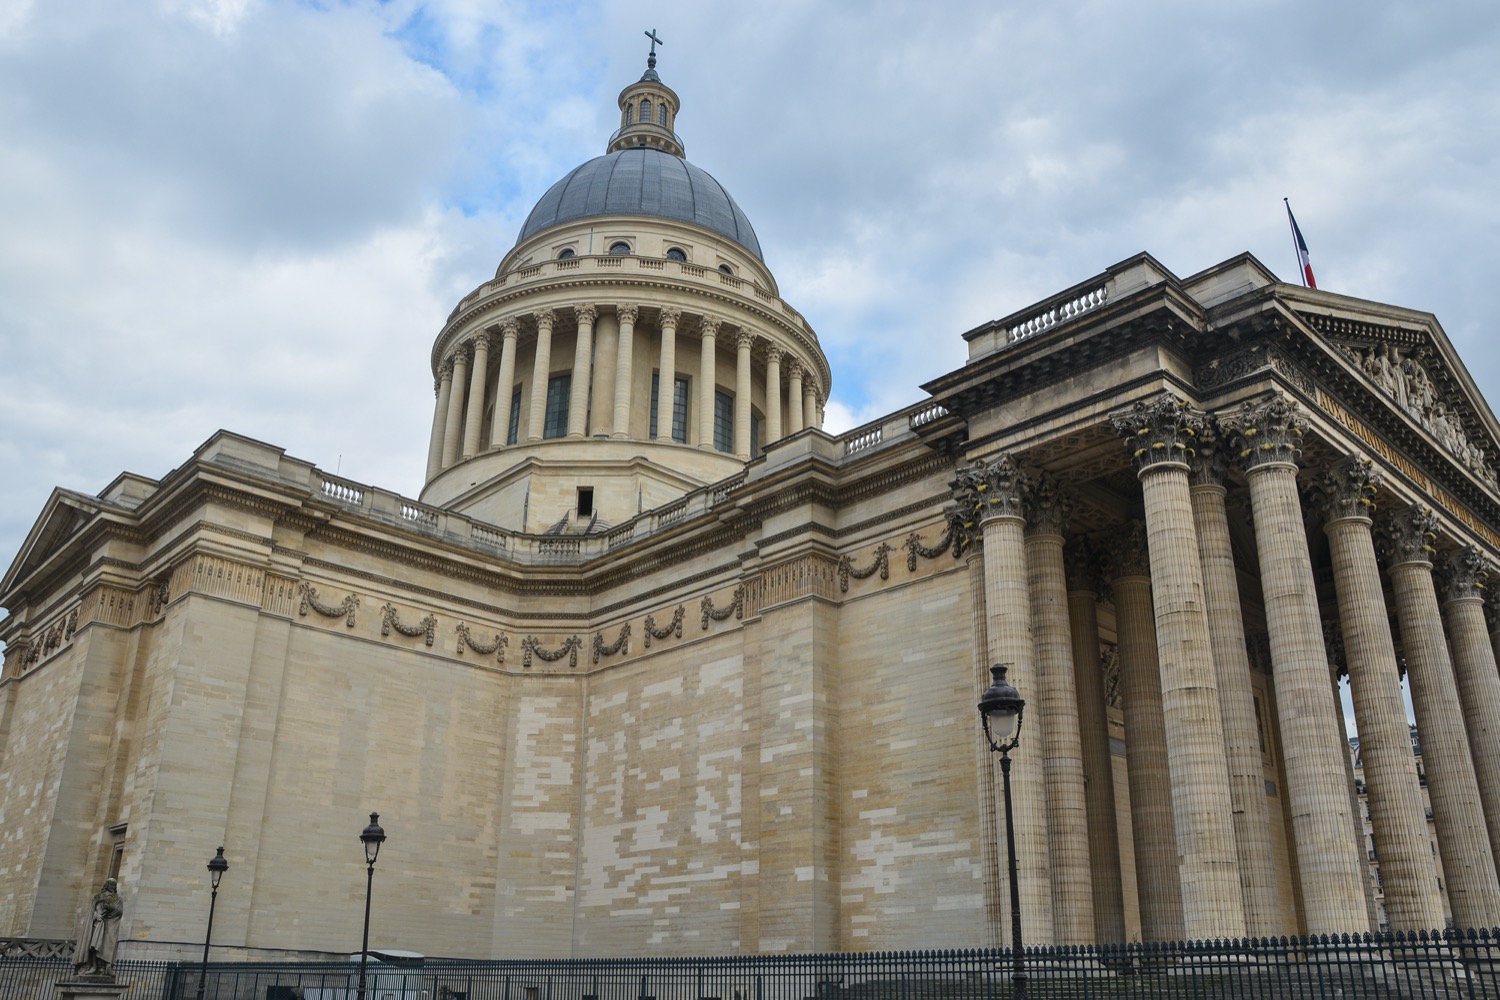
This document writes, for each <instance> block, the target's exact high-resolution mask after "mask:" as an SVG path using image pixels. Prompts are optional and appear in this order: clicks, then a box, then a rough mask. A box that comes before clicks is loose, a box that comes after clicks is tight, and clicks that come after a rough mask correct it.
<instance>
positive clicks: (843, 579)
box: [839, 542, 895, 594]
mask: <svg viewBox="0 0 1500 1000" xmlns="http://www.w3.org/2000/svg"><path fill="white" fill-rule="evenodd" d="M894 551H895V546H892V545H887V544H886V543H885V542H881V543H880V544H879V545H877V546H875V553H874V554H875V561H874V562H872V563H870V565H868V566H866V567H864V568H863V569H855V567H854V560H853V559H851V558H850V557H849V556H843V557H841V558H840V559H839V593H841V594H847V593H849V578H850V577H853V578H854V579H856V580H867V579H869V578H870V577H872V576H874V575H875V574H876V573H879V574H880V578H881V579H882V580H889V579H890V578H891V559H890V554H891V553H892V552H894Z"/></svg>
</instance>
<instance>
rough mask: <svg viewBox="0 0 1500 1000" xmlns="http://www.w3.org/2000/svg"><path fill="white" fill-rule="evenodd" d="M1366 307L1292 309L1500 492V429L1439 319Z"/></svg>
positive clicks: (1305, 305)
mask: <svg viewBox="0 0 1500 1000" xmlns="http://www.w3.org/2000/svg"><path fill="white" fill-rule="evenodd" d="M1314 294H1317V293H1314ZM1298 297H1299V298H1300V296H1298ZM1340 298H1342V297H1340ZM1345 301H1349V302H1355V301H1358V300H1345ZM1323 304H1324V303H1319V305H1323ZM1359 304H1360V305H1367V306H1369V307H1371V308H1370V310H1369V311H1366V310H1365V309H1359V308H1357V307H1356V308H1354V309H1341V308H1334V309H1326V308H1325V309H1317V308H1309V307H1310V306H1312V305H1313V304H1312V303H1311V302H1308V303H1303V302H1293V303H1292V307H1293V308H1294V309H1295V310H1296V312H1297V314H1298V315H1299V316H1300V317H1301V318H1302V319H1303V320H1304V321H1305V322H1306V323H1307V324H1308V326H1310V327H1312V328H1313V330H1315V331H1317V332H1318V333H1319V334H1320V335H1321V336H1322V337H1323V339H1325V340H1326V341H1327V343H1328V344H1329V345H1331V346H1332V347H1334V348H1335V349H1337V350H1338V351H1339V353H1340V354H1342V355H1343V356H1344V357H1345V358H1346V359H1347V360H1348V361H1349V363H1350V364H1351V365H1352V366H1353V367H1354V368H1355V369H1357V370H1358V371H1359V372H1360V374H1361V375H1362V376H1363V377H1364V379H1365V381H1366V382H1367V383H1368V384H1369V386H1370V388H1371V390H1372V391H1373V392H1375V393H1377V394H1379V395H1383V396H1384V397H1385V398H1386V399H1388V400H1389V401H1390V402H1391V403H1392V404H1393V405H1394V406H1395V407H1396V409H1397V410H1398V411H1400V412H1401V413H1403V414H1404V415H1405V416H1406V417H1407V419H1409V420H1410V421H1411V422H1412V423H1414V424H1416V425H1417V426H1418V427H1421V428H1422V429H1423V430H1425V431H1426V432H1427V433H1428V434H1429V435H1431V436H1432V438H1433V439H1434V440H1436V441H1437V442H1438V444H1439V445H1440V446H1441V447H1442V448H1443V450H1444V451H1445V452H1447V454H1448V455H1449V456H1450V457H1451V458H1452V459H1453V461H1454V462H1455V463H1457V464H1458V465H1460V466H1462V467H1464V468H1466V469H1468V470H1469V472H1471V473H1472V474H1473V475H1474V476H1475V477H1476V478H1477V479H1479V480H1480V481H1481V482H1483V483H1484V484H1485V485H1486V486H1488V487H1489V488H1490V489H1492V490H1495V491H1497V492H1500V477H1497V472H1496V463H1497V460H1500V424H1497V423H1496V421H1495V415H1494V413H1493V412H1492V411H1491V410H1490V408H1489V404H1488V403H1486V402H1485V400H1484V397H1483V396H1482V395H1480V393H1479V390H1478V388H1477V387H1476V386H1475V385H1474V380H1473V379H1472V378H1471V377H1470V376H1469V372H1468V370H1467V369H1466V368H1465V367H1464V365H1463V362H1462V361H1460V360H1459V357H1458V352H1457V351H1455V350H1454V348H1453V343H1452V342H1451V341H1450V340H1449V339H1448V335H1447V334H1446V333H1444V332H1443V328H1442V326H1441V325H1439V323H1438V321H1437V319H1436V318H1435V317H1434V316H1432V315H1431V314H1430V313H1418V312H1405V311H1404V310H1403V311H1397V310H1394V309H1392V308H1391V307H1389V306H1377V305H1376V304H1375V303H1363V302H1360V303H1359ZM1376 310H1378V313H1376V312H1375V311H1376Z"/></svg>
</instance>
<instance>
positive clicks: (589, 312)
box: [573, 305, 599, 326]
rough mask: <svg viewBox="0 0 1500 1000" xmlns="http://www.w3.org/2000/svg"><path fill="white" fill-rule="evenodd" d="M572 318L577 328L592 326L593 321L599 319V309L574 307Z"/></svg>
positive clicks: (589, 306)
mask: <svg viewBox="0 0 1500 1000" xmlns="http://www.w3.org/2000/svg"><path fill="white" fill-rule="evenodd" d="M573 317H574V318H575V319H577V320H578V325H579V326H593V325H594V320H596V319H598V318H599V309H598V308H597V307H596V306H591V305H583V306H574V307H573Z"/></svg>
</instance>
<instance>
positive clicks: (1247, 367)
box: [1193, 341, 1317, 395]
mask: <svg viewBox="0 0 1500 1000" xmlns="http://www.w3.org/2000/svg"><path fill="white" fill-rule="evenodd" d="M1265 372H1274V373H1275V374H1277V375H1280V376H1281V377H1282V378H1283V379H1285V380H1286V381H1287V382H1288V383H1290V384H1291V385H1292V386H1294V387H1296V388H1298V389H1300V390H1302V391H1303V392H1305V393H1308V394H1309V395H1310V394H1311V393H1312V392H1314V391H1315V389H1316V388H1317V382H1316V381H1314V379H1313V377H1312V375H1310V374H1309V373H1308V372H1307V370H1306V369H1304V368H1303V367H1302V366H1301V365H1299V364H1297V363H1296V362H1295V361H1293V360H1292V359H1291V358H1289V357H1287V356H1286V354H1284V353H1283V352H1281V351H1278V350H1277V349H1276V348H1275V347H1273V346H1272V345H1270V344H1268V343H1266V342H1264V341H1262V342H1260V343H1257V344H1251V345H1250V346H1249V347H1245V348H1242V349H1240V350H1238V351H1234V352H1232V353H1230V354H1226V355H1224V356H1222V357H1218V358H1214V359H1213V360H1211V361H1209V362H1207V363H1206V364H1202V365H1199V366H1198V368H1197V369H1196V370H1195V371H1194V372H1193V384H1194V385H1195V386H1196V387H1197V388H1198V389H1200V390H1204V391H1207V390H1218V389H1222V388H1224V387H1225V386H1228V385H1231V384H1232V383H1235V382H1239V381H1242V380H1246V379H1250V378H1252V377H1254V376H1256V375H1260V374H1262V373H1265Z"/></svg>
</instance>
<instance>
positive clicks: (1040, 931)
mask: <svg viewBox="0 0 1500 1000" xmlns="http://www.w3.org/2000/svg"><path fill="white" fill-rule="evenodd" d="M953 492H954V497H955V499H956V500H957V501H958V504H959V508H960V509H961V510H963V511H964V512H965V514H966V516H967V518H968V519H969V520H970V521H972V522H974V523H976V524H977V525H978V528H979V533H980V539H981V544H982V545H983V547H984V608H985V622H986V635H987V637H988V640H989V653H990V659H991V660H992V661H993V662H996V663H1006V664H1009V665H1010V674H1009V678H1008V679H1009V680H1010V682H1011V684H1013V685H1014V686H1015V688H1016V690H1017V691H1019V692H1020V693H1021V697H1022V698H1025V699H1027V701H1028V703H1029V704H1031V705H1038V703H1039V701H1040V694H1041V692H1040V687H1039V685H1038V682H1037V675H1036V667H1035V657H1034V655H1033V651H1032V645H1031V594H1030V591H1029V589H1028V586H1027V573H1026V546H1025V532H1024V529H1025V520H1024V518H1023V516H1022V511H1021V496H1020V473H1019V471H1018V470H1017V469H1016V466H1015V463H1014V462H1012V461H1011V459H1010V458H1009V456H1005V455H1001V456H998V457H996V458H994V459H993V460H990V461H980V462H978V463H976V464H975V465H973V466H970V467H968V468H965V469H961V470H960V471H959V473H958V478H957V479H956V480H955V481H954V483H953ZM1022 720H1023V725H1024V727H1025V729H1024V731H1023V732H1022V733H1021V736H1022V737H1023V738H1022V739H1021V742H1020V744H1019V745H1018V746H1017V747H1016V749H1015V750H1014V751H1012V752H1011V760H1012V761H1013V762H1014V765H1013V767H1012V769H1011V791H1012V798H1013V801H1014V808H1015V816H1016V830H1015V834H1016V857H1017V871H1018V881H1019V884H1020V889H1021V924H1022V927H1021V931H1022V935H1023V937H1024V939H1025V943H1026V944H1027V945H1031V944H1036V945H1046V944H1051V943H1052V888H1051V873H1050V860H1049V851H1048V844H1047V813H1046V804H1045V803H1046V794H1045V778H1044V777H1043V774H1042V760H1043V754H1042V748H1043V747H1044V746H1045V745H1046V733H1045V732H1044V730H1045V728H1046V721H1047V720H1046V717H1045V715H1044V714H1043V713H1040V712H1038V713H1035V714H1033V713H1032V711H1030V710H1028V711H1027V712H1026V714H1025V715H1023V716H1022ZM999 827H1000V836H1001V838H1002V840H1001V843H1002V844H1003V843H1004V841H1003V838H1004V836H1005V829H1004V824H1003V821H1002V822H1001V823H1000V824H999ZM1004 854H1005V850H1004V847H1003V846H1002V847H1001V855H1002V858H1003V856H1004ZM1007 924H1008V922H1007ZM1006 936H1007V938H1008V937H1009V927H1008V925H1007V927H1006Z"/></svg>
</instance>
